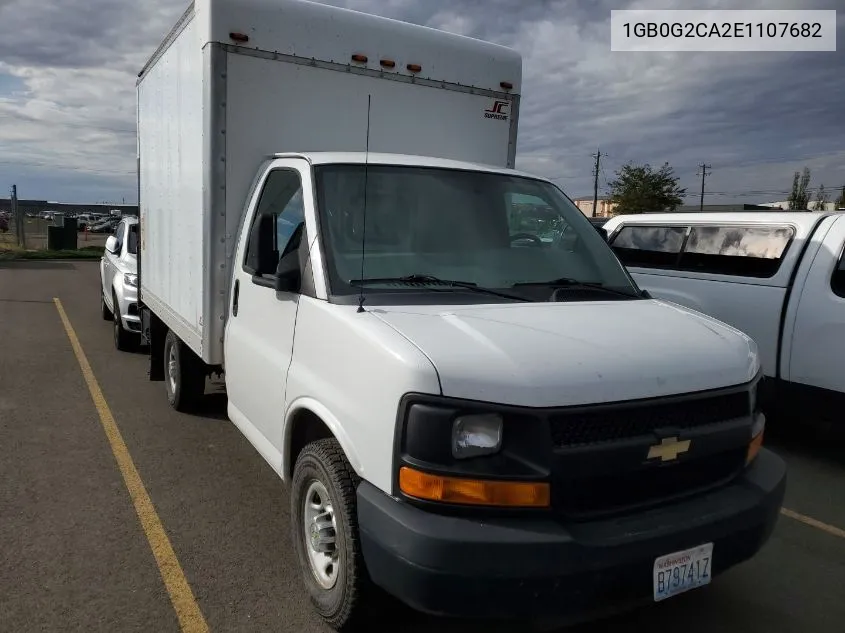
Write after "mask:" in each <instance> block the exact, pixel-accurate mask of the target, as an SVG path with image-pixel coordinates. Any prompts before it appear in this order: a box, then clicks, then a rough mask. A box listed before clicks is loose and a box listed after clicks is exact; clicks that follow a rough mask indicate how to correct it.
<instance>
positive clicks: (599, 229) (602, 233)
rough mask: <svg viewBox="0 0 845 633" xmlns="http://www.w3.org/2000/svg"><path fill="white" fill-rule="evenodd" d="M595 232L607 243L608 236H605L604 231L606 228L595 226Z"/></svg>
mask: <svg viewBox="0 0 845 633" xmlns="http://www.w3.org/2000/svg"><path fill="white" fill-rule="evenodd" d="M596 231H598V232H599V235H601V236H602V238H603V239H604V241H605V242H606V241H607V237H608V235H607V229H606V228H604V227H603V226H597V227H596Z"/></svg>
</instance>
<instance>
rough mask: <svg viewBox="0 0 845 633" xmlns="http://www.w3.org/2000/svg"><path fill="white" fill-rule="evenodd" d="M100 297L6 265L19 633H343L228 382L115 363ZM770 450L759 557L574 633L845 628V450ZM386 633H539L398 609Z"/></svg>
mask: <svg viewBox="0 0 845 633" xmlns="http://www.w3.org/2000/svg"><path fill="white" fill-rule="evenodd" d="M98 293H99V289H98V273H97V264H96V263H91V262H78V263H71V262H19V263H6V264H4V265H2V266H0V477H2V481H3V482H4V484H5V485H4V486H3V487H2V489H1V490H0V631H10V632H11V631H15V632H21V631H121V632H125V631H156V632H162V633H164V632H168V631H180V630H182V631H204V630H210V631H297V632H303V633H310V632H316V631H327V630H328V629H326V628H325V627H323V626H322V624H321V623H320V621H319V620H318V619H317V618H316V617H315V616H314V615H312V613H311V610H310V606H309V605H308V603H307V600H306V597H305V593H304V591H303V589H302V587H301V581H300V577H299V572H298V570H297V568H296V566H295V561H294V556H293V552H292V548H291V545H290V543H289V537H288V533H289V530H288V497H287V492H286V491H285V489H284V487H283V485H282V484H281V482H280V481H279V480H278V479H277V477H276V476H275V474H274V473H273V472H272V471H271V470H270V468H269V467H268V466H267V465H266V464H265V463H264V462H263V460H262V459H261V457H260V456H259V455H258V454H257V453H256V452H255V451H254V449H253V448H252V447H251V446H250V445H249V444H248V443H247V441H246V440H245V439H244V438H243V437H242V436H241V435H240V434H239V433H238V431H237V429H235V427H234V426H233V425H232V424H231V423H229V421H228V420H227V419H226V416H225V396H224V395H223V394H222V393H221V392H220V386H219V385H212V386H211V387H212V389H214V390H216V391H217V393H216V394H214V395H213V396H211V397H209V402H208V406H207V410H206V412H205V413H204V415H201V416H184V415H180V414H177V413H176V412H174V411H172V410H171V409H170V408H169V406H168V405H167V402H166V399H165V396H164V387H163V386H162V384H161V383H150V382H148V381H147V380H146V369H147V364H148V362H147V358H146V357H145V356H143V355H141V354H122V353H119V352H116V351H115V350H114V348H113V345H112V339H111V328H110V324H109V323H106V322H104V321H102V320H101V319H100V315H99V294H98ZM54 298H58V299H59V302H58V303H57V302H55V301H54ZM63 316H64V317H66V320H67V325H68V326H69V327H70V329H71V331H72V332H73V334H72V335H71V336H69V334H68V331H67V328H66V323H65V322H64V321H63V318H62V317H63ZM74 337H75V339H76V340H74ZM80 355H81V356H82V357H83V358H85V359H87V363H88V364H89V365H90V372H89V371H88V370H87V369H84V367H85V363H84V362H83V363H82V365H81V364H80V361H79V357H80ZM91 384H93V385H95V386H96V389H94V394H93V395H94V397H92V393H91V391H90V390H89V386H90V385H91ZM98 393H99V394H101V396H102V397H100V396H99V395H98ZM794 424H795V425H800V424H802V421H801V420H795V421H794ZM116 432H119V435H115V433H116ZM121 438H122V442H121V441H118V440H121ZM769 438H770V439H769V445H770V446H771V447H773V448H774V449H775V450H776V451H777V452H778V453H779V454H781V455H782V456H783V457H784V458H785V459H786V460H787V463H788V465H789V469H790V470H789V487H788V490H787V495H786V503H785V507H786V511H785V512H786V514H785V515H783V516H781V519H780V521H779V524H778V526H777V529H776V531H775V534H774V536H773V537H772V539H771V541H770V542H769V544H768V545H767V546H766V547H765V548H764V549H763V551H762V552H761V553H760V554H759V555H758V556H757V557H756V558H755V559H753V560H752V561H750V562H748V563H746V564H745V565H742V566H740V567H738V568H735V569H734V570H731V571H730V572H728V573H727V574H725V575H724V576H722V577H720V578H719V579H717V580H716V581H715V582H714V584H713V585H712V586H710V587H707V588H705V589H702V590H697V591H694V592H691V593H689V594H686V595H684V596H681V597H679V598H676V599H673V600H669V601H667V602H665V603H661V604H659V605H655V606H648V607H645V608H643V609H640V610H638V611H635V612H633V613H629V614H626V615H623V616H619V617H617V618H615V619H610V620H605V621H603V622H599V623H594V624H590V625H582V626H579V627H576V628H575V629H572V630H573V631H577V632H578V633H588V632H594V631H595V632H597V631H607V630H619V631H623V630H624V631H626V632H630V631H634V632H636V631H646V630H647V631H650V632H651V631H654V630H655V628H656V627H657V628H659V629H661V630H667V631H676V630H682V631H684V632H685V633H696V632H705V631H707V632H712V631H724V632H730V633H739V632H745V631H750V632H758V631H759V632H765V633H774V632H787V631H795V632H800V633H807V632H809V631H812V632H813V633H826V632H829V633H841V631H842V630H843V627H844V626H845V625H843V623H845V600H843V599H842V597H843V587H845V531H843V530H845V443H842V442H841V441H840V440H839V439H838V438H834V439H830V438H825V437H821V438H819V437H817V436H816V437H814V438H812V439H808V438H807V437H804V434H803V433H798V434H794V433H793V434H790V435H788V436H784V437H782V438H778V437H775V438H774V439H771V435H770V436H769ZM127 460H129V461H127ZM133 469H134V470H133ZM132 472H134V473H135V475H132ZM127 473H128V474H127ZM139 486H140V487H139ZM171 547H172V549H170V548H171ZM376 628H377V630H379V631H396V632H397V633H398V632H400V631H401V632H407V633H414V632H420V633H422V632H424V631H438V633H450V632H452V631H455V632H457V631H461V632H466V633H474V632H478V633H480V632H481V631H485V632H492V631H502V632H508V633H522V632H524V631H530V630H532V629H531V628H530V627H529V626H528V625H526V624H521V623H519V624H513V623H511V624H507V623H466V622H453V621H443V620H438V619H434V618H429V617H426V616H422V615H418V614H415V613H413V612H411V611H409V610H407V609H404V608H402V607H397V606H395V605H390V606H389V608H388V607H387V606H386V607H385V610H384V617H383V621H382V622H381V623H380V624H379V625H378V626H377V627H376ZM376 628H374V629H373V630H376Z"/></svg>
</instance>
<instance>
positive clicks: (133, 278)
mask: <svg viewBox="0 0 845 633" xmlns="http://www.w3.org/2000/svg"><path fill="white" fill-rule="evenodd" d="M123 283H125V284H126V285H128V286H133V287H135V288H137V287H138V275H133V274H132V273H124V274H123Z"/></svg>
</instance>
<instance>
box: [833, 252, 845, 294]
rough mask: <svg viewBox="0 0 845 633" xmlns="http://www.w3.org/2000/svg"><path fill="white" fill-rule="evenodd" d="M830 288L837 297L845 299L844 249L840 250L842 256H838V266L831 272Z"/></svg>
mask: <svg viewBox="0 0 845 633" xmlns="http://www.w3.org/2000/svg"><path fill="white" fill-rule="evenodd" d="M830 287H831V288H832V289H833V292H835V293H836V294H837V295H839V296H840V297H842V298H845V247H843V248H842V254H841V255H840V256H839V265H838V266H837V267H836V270H834V271H833V277H832V278H831V279H830Z"/></svg>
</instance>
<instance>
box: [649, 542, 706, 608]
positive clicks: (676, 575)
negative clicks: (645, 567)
mask: <svg viewBox="0 0 845 633" xmlns="http://www.w3.org/2000/svg"><path fill="white" fill-rule="evenodd" d="M712 568H713V543H707V544H706V545H699V546H698V547H693V548H692V549H687V550H683V551H681V552H675V553H674V554H667V555H666V556H661V557H660V558H658V559H656V560H655V561H654V601H655V602H660V601H661V600H665V599H666V598H671V597H672V596H677V595H678V594H679V593H684V592H685V591H689V590H690V589H696V588H697V587H702V586H704V585H709V584H710V578H711V572H712Z"/></svg>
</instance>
